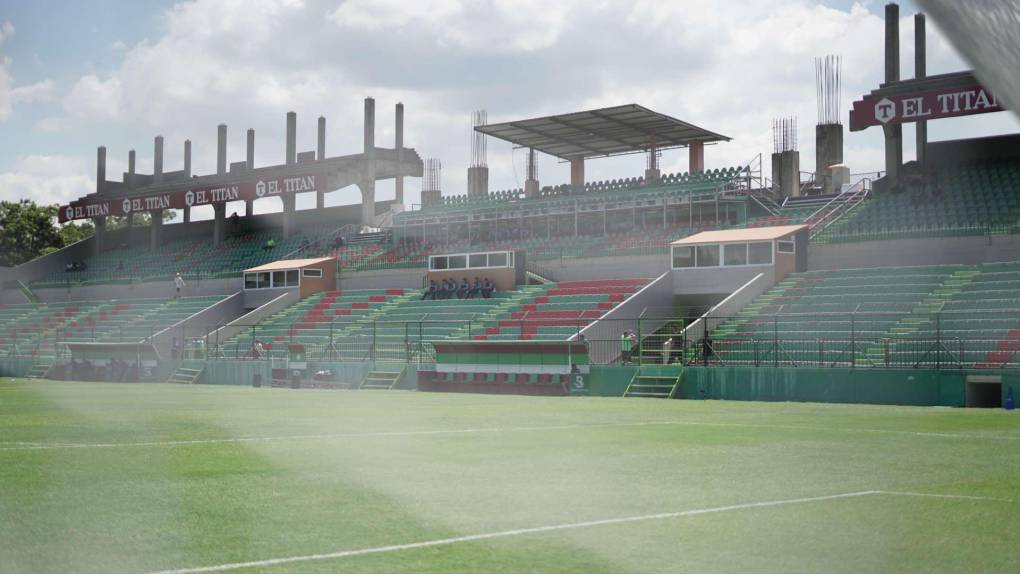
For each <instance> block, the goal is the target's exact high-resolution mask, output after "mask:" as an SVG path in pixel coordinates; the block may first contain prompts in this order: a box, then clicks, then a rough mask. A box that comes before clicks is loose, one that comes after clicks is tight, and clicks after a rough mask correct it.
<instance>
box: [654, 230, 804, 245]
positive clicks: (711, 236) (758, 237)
mask: <svg viewBox="0 0 1020 574" xmlns="http://www.w3.org/2000/svg"><path fill="white" fill-rule="evenodd" d="M807 228H808V226H807V225H776V226H773V227H747V228H744V229H716V230H714V231H702V232H701V233H695V234H694V235H690V236H688V237H684V238H683V239H678V240H676V241H674V242H673V243H670V245H705V244H711V243H731V242H736V241H769V240H772V239H780V238H783V237H786V236H787V235H792V234H794V233H797V232H798V231H801V230H803V229H807Z"/></svg>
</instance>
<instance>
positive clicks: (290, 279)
mask: <svg viewBox="0 0 1020 574" xmlns="http://www.w3.org/2000/svg"><path fill="white" fill-rule="evenodd" d="M320 273H321V271H320ZM299 275H300V273H299V272H298V270H297V269H290V270H288V271H287V287H297V286H298V283H299V282H300V281H301V280H300V279H299Z"/></svg>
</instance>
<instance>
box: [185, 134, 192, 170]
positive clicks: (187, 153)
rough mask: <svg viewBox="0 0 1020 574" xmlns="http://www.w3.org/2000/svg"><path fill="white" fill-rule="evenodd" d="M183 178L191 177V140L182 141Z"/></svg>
mask: <svg viewBox="0 0 1020 574" xmlns="http://www.w3.org/2000/svg"><path fill="white" fill-rule="evenodd" d="M184 177H191V140H184Z"/></svg>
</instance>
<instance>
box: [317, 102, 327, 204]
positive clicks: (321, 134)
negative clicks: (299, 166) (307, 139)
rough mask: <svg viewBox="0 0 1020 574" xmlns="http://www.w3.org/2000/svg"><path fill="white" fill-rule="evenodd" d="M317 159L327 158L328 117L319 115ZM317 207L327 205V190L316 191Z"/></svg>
mask: <svg viewBox="0 0 1020 574" xmlns="http://www.w3.org/2000/svg"><path fill="white" fill-rule="evenodd" d="M315 144H316V145H315V159H317V160H319V161H322V160H324V159H326V118H325V117H323V116H319V124H318V126H317V128H316V131H315ZM315 207H316V209H322V208H324V207H326V192H325V191H323V190H319V191H316V192H315Z"/></svg>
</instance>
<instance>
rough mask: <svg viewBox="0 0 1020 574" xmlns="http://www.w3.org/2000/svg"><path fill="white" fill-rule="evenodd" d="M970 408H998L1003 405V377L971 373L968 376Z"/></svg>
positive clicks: (967, 391)
mask: <svg viewBox="0 0 1020 574" xmlns="http://www.w3.org/2000/svg"><path fill="white" fill-rule="evenodd" d="M965 394H966V405H967V407H968V408H978V409H998V408H1001V407H1002V377H999V376H987V375H970V376H968V377H967V387H966V391H965Z"/></svg>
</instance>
